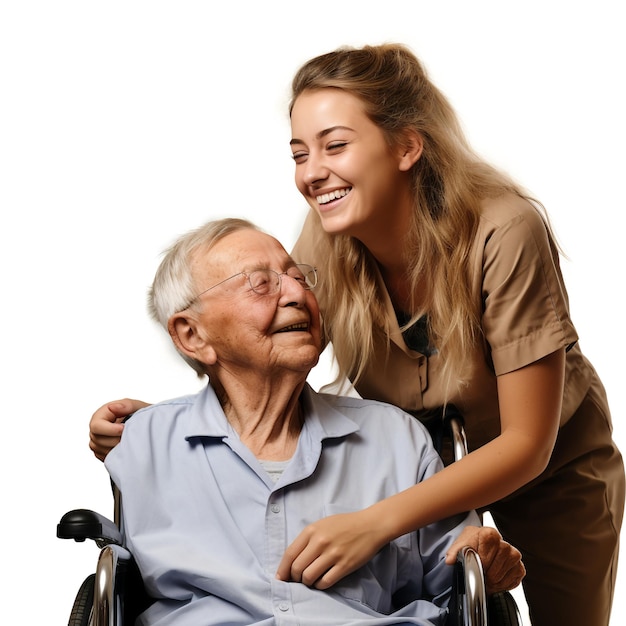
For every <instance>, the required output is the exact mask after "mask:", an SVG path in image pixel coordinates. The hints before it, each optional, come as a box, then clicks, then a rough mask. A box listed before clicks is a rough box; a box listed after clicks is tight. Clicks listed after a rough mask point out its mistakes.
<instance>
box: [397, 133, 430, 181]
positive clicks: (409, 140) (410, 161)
mask: <svg viewBox="0 0 626 626" xmlns="http://www.w3.org/2000/svg"><path fill="white" fill-rule="evenodd" d="M423 150H424V139H423V137H422V136H421V135H420V134H419V133H418V132H416V131H414V130H410V129H407V130H405V131H404V133H403V134H402V138H401V139H400V141H399V142H398V148H397V154H398V158H399V161H398V166H399V168H400V171H401V172H408V171H409V170H410V169H411V168H412V167H413V166H414V165H415V164H416V163H417V161H418V160H419V158H420V157H421V156H422V151H423Z"/></svg>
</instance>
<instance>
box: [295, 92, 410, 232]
mask: <svg viewBox="0 0 626 626" xmlns="http://www.w3.org/2000/svg"><path fill="white" fill-rule="evenodd" d="M291 130H292V139H291V149H292V153H293V158H294V161H295V164H296V171H295V182H296V186H297V187H298V190H299V191H300V193H301V194H302V195H303V196H304V197H305V198H306V200H307V202H308V203H309V205H310V206H311V207H312V208H313V209H315V211H317V213H318V215H319V216H320V219H321V223H322V227H323V228H324V230H325V231H326V232H328V233H334V234H347V235H351V236H353V237H356V238H358V239H360V240H361V241H363V242H364V243H366V242H367V241H368V240H370V239H371V237H380V236H381V235H384V233H385V232H387V231H388V230H389V227H390V222H394V221H396V220H398V219H400V220H402V222H405V220H406V219H407V216H408V215H409V214H410V211H411V208H412V207H411V206H410V205H411V200H410V199H411V193H410V189H411V180H410V175H409V174H408V169H410V165H408V166H407V163H406V159H405V157H404V156H403V152H404V151H403V149H402V148H399V147H393V146H391V145H390V144H389V142H388V141H387V139H386V137H385V135H384V134H383V132H382V130H381V129H380V128H379V127H378V126H377V125H376V124H375V123H374V122H372V120H371V119H370V118H369V117H368V116H367V115H366V113H365V109H364V106H363V103H362V102H361V100H359V98H357V97H356V96H353V95H352V94H350V93H348V92H346V91H343V90H341V89H334V88H324V89H317V90H312V91H304V92H303V93H302V94H300V95H299V96H298V97H297V99H296V101H295V102H294V105H293V109H292V112H291ZM413 162H414V161H413ZM413 162H412V163H413ZM412 163H411V165H412Z"/></svg>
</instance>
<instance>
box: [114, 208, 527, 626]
mask: <svg viewBox="0 0 626 626" xmlns="http://www.w3.org/2000/svg"><path fill="white" fill-rule="evenodd" d="M316 282H317V273H316V270H315V269H314V268H313V267H310V266H308V265H299V264H296V263H295V262H294V261H293V260H292V259H291V258H290V257H289V255H288V254H287V253H286V252H285V250H284V248H283V247H282V246H281V245H280V244H279V242H278V241H276V239H274V238H273V237H271V236H269V235H267V234H265V233H263V232H261V231H260V230H258V229H257V228H256V227H255V226H253V225H252V224H251V223H249V222H246V221H244V220H237V219H226V220H220V221H217V222H211V223H209V224H207V225H205V226H204V227H202V228H200V229H198V230H197V231H193V232H192V233H189V234H187V235H185V236H183V237H182V238H180V239H179V240H178V241H177V242H176V243H175V244H174V246H173V247H172V248H170V250H169V251H168V253H167V255H166V256H165V258H164V259H163V261H162V263H161V265H160V267H159V269H158V271H157V274H156V277H155V280H154V284H153V286H152V290H151V294H150V308H151V311H152V313H153V315H154V317H155V318H156V319H157V320H158V321H159V322H160V323H161V324H162V325H163V326H164V327H165V328H167V330H168V331H169V334H170V335H171V337H172V340H173V341H174V344H175V345H176V348H177V349H178V351H179V352H180V353H181V355H182V356H183V357H184V358H185V360H186V361H187V362H188V363H189V364H190V365H191V366H192V367H193V368H194V369H195V370H196V371H197V372H198V373H199V374H201V375H204V374H208V376H209V384H208V385H207V387H206V388H205V389H204V390H203V391H201V392H200V393H198V394H196V395H193V396H187V397H183V398H178V399H175V400H170V401H167V402H162V403H159V404H156V405H153V406H150V407H146V408H144V409H142V410H140V411H138V412H137V413H136V414H135V415H134V416H133V418H132V419H131V420H130V421H128V422H127V423H126V425H125V426H124V431H123V435H122V439H121V442H120V443H119V445H117V446H115V447H114V448H113V450H112V451H111V452H110V453H109V454H108V456H107V457H106V460H105V464H106V467H107V469H108V471H109V473H110V474H111V477H112V479H113V480H114V482H115V483H116V484H117V485H118V487H119V488H120V490H121V492H122V497H123V500H124V506H123V519H122V526H123V531H124V534H125V538H126V541H127V545H128V547H129V549H130V551H131V552H132V553H133V555H134V557H135V559H136V561H137V564H138V566H139V569H140V571H141V574H142V576H143V579H144V582H145V585H146V588H147V591H148V593H149V594H150V595H152V596H153V597H154V598H155V599H156V601H155V603H154V604H153V605H152V606H151V607H150V608H149V609H148V610H147V611H146V612H145V613H144V614H143V615H142V617H141V618H140V623H142V624H150V625H165V624H177V625H179V626H184V625H187V624H188V625H190V626H198V624H233V625H234V624H241V625H244V624H245V625H249V624H314V625H316V626H320V625H323V624H332V625H333V626H337V625H338V624H355V625H356V624H423V625H424V624H443V623H444V621H445V616H446V612H447V609H446V606H447V602H448V599H449V594H450V587H451V580H452V568H451V567H450V566H449V565H447V564H446V553H447V552H448V551H449V550H450V548H451V547H453V548H454V546H458V544H456V543H455V540H458V542H464V541H466V539H468V538H469V539H471V540H472V541H473V542H474V543H475V544H478V543H480V542H481V541H482V540H486V539H489V540H493V533H495V532H496V531H494V530H492V529H490V530H487V529H485V530H484V531H482V530H478V529H474V530H473V532H468V531H466V534H465V535H464V536H463V537H462V538H461V539H459V535H460V534H461V533H462V531H463V530H464V529H465V528H466V527H468V525H470V524H472V525H478V524H479V521H478V518H477V516H476V515H475V514H474V513H469V514H463V515H460V516H459V517H458V518H455V519H448V520H444V521H441V522H438V523H435V524H432V525H430V526H428V527H425V528H422V529H420V530H419V531H418V532H416V533H410V534H407V535H404V536H402V537H400V538H399V539H397V540H394V541H392V542H391V543H389V544H387V545H385V546H382V547H381V549H380V551H379V552H378V553H377V554H376V556H375V557H374V558H373V559H372V560H371V561H370V562H369V563H367V564H366V565H364V566H363V567H360V568H359V569H357V570H356V571H354V572H353V573H352V574H350V575H349V576H347V577H346V578H344V579H343V580H341V581H340V582H339V583H337V584H336V585H334V586H333V587H331V588H330V589H327V590H321V589H318V588H316V587H315V586H307V585H305V584H303V583H301V582H293V581H286V580H280V579H279V578H278V577H277V576H276V572H277V570H278V567H279V564H280V561H281V557H282V555H283V553H284V551H285V548H286V547H287V546H288V545H289V543H290V542H291V541H293V539H294V538H295V537H296V536H297V535H298V534H299V533H300V531H301V530H302V529H303V528H304V527H305V526H307V525H308V524H310V523H313V522H315V521H316V520H317V519H319V518H320V517H323V516H326V515H330V514H334V513H338V512H347V511H354V510H357V509H362V508H364V507H369V506H372V505H375V503H376V502H377V501H379V500H380V499H382V498H385V497H387V496H389V495H392V494H394V493H397V492H399V491H401V490H403V489H406V488H408V487H410V486H411V485H413V484H415V483H416V482H417V481H421V480H424V479H427V478H428V477H429V476H431V475H432V474H434V473H435V472H437V471H438V470H439V469H440V467H441V461H440V459H439V457H438V455H437V453H436V452H435V450H434V449H433V447H432V444H431V441H430V438H429V436H428V434H427V433H426V431H425V430H424V428H423V427H422V426H421V425H420V424H419V423H418V422H417V421H416V420H414V419H413V418H411V417H410V416H408V415H406V414H404V413H403V412H402V411H400V410H399V409H396V408H395V407H392V406H390V405H386V404H382V403H379V402H374V401H366V400H361V399H356V398H342V397H337V396H333V395H321V394H316V393H315V392H314V391H313V390H312V389H311V388H310V387H309V386H308V385H307V384H306V377H307V374H308V373H309V371H310V369H311V368H312V367H313V366H314V365H315V364H316V363H317V360H318V357H319V352H320V346H321V330H320V316H319V310H318V306H317V301H316V299H315V296H314V294H313V292H312V291H311V289H312V288H313V287H314V286H315V284H316ZM487 543H489V541H487ZM495 546H496V549H495V550H494V549H492V554H491V556H493V552H497V553H498V554H499V555H500V556H501V557H504V561H503V562H504V565H502V566H500V567H498V566H494V568H493V569H494V571H498V576H504V577H505V578H507V577H508V579H509V580H508V582H505V583H504V584H505V585H506V584H508V583H510V581H511V577H513V578H519V577H520V576H521V572H522V571H523V566H522V565H521V563H520V561H519V554H518V553H516V552H515V551H514V549H510V548H509V547H508V546H507V544H504V543H503V542H502V544H500V542H499V536H498V540H497V541H496V544H495ZM492 547H493V546H492ZM489 560H490V559H489ZM497 560H498V559H496V561H497ZM499 562H500V563H502V561H499ZM516 582H517V581H516Z"/></svg>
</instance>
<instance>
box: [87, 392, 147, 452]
mask: <svg viewBox="0 0 626 626" xmlns="http://www.w3.org/2000/svg"><path fill="white" fill-rule="evenodd" d="M146 406H150V405H149V404H148V403H146V402H142V401H141V400H130V399H129V398H124V399H123V400H115V401H113V402H107V403H106V404H104V405H102V406H101V407H100V408H99V409H98V410H97V411H96V412H95V413H94V414H93V415H92V416H91V420H90V421H89V447H90V448H91V451H92V452H93V453H94V455H95V456H96V458H98V459H100V460H101V461H104V459H105V457H106V455H107V454H108V453H109V452H110V451H111V450H112V449H113V448H114V447H115V446H116V445H117V444H118V443H119V441H120V437H121V436H122V430H124V424H122V421H123V420H124V418H125V417H127V416H128V415H130V414H131V413H134V412H135V411H138V410H139V409H142V408H144V407H146Z"/></svg>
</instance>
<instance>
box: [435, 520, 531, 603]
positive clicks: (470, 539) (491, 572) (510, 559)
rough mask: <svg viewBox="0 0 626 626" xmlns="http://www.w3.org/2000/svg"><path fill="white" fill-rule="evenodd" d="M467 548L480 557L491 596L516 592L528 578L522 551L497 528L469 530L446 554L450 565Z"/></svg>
mask: <svg viewBox="0 0 626 626" xmlns="http://www.w3.org/2000/svg"><path fill="white" fill-rule="evenodd" d="M465 546H469V547H470V548H473V549H474V550H475V551H476V552H477V553H478V556H480V560H481V561H482V564H483V570H484V573H485V586H486V588H487V593H488V594H489V595H491V594H493V593H498V592H500V591H508V590H509V589H514V588H515V587H517V586H518V585H519V584H520V583H521V582H522V578H524V576H525V575H526V568H525V567H524V564H523V563H522V555H521V554H520V551H519V550H518V549H517V548H514V547H513V546H512V545H511V544H510V543H507V542H506V541H504V540H503V539H502V537H501V535H500V533H499V532H498V531H497V530H496V529H495V528H490V527H488V526H485V527H482V528H480V527H477V526H468V527H467V528H465V529H464V530H463V532H462V533H461V534H460V535H459V537H458V539H457V540H456V541H455V542H454V543H453V544H452V545H451V546H450V548H449V550H448V552H447V553H446V563H448V564H449V565H453V564H454V562H455V560H456V555H457V554H458V552H459V551H460V550H461V548H463V547H465Z"/></svg>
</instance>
